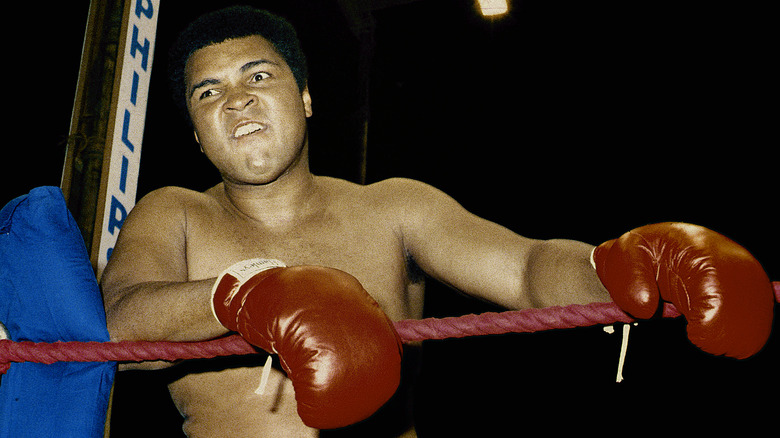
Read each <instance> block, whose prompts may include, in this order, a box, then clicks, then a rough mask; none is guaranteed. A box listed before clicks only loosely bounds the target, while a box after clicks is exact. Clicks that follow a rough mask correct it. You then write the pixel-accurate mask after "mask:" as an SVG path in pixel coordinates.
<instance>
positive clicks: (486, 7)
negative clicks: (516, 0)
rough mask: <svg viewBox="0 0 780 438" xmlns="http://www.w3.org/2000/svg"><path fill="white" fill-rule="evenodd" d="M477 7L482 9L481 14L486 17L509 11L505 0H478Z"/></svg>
mask: <svg viewBox="0 0 780 438" xmlns="http://www.w3.org/2000/svg"><path fill="white" fill-rule="evenodd" d="M479 7H480V9H482V15H484V16H486V17H489V16H494V15H501V14H506V13H507V11H509V5H508V4H507V0H479Z"/></svg>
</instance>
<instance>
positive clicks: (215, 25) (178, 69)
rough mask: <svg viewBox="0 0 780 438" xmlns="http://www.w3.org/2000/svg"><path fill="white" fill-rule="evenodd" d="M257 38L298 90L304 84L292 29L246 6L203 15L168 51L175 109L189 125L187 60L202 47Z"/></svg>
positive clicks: (303, 67)
mask: <svg viewBox="0 0 780 438" xmlns="http://www.w3.org/2000/svg"><path fill="white" fill-rule="evenodd" d="M251 35H259V36H261V37H263V38H265V39H266V40H268V41H269V42H270V43H271V44H272V45H273V47H274V49H275V50H276V52H278V53H279V55H281V57H282V58H283V59H284V61H285V62H286V63H287V65H288V66H289V67H290V70H292V72H293V75H294V76H295V81H296V83H297V84H298V90H299V91H300V92H303V90H304V89H305V88H306V82H307V75H308V71H307V66H306V57H305V56H304V54H303V50H302V49H301V46H300V41H299V40H298V36H297V34H296V32H295V29H294V28H293V26H292V25H291V24H290V23H289V22H287V21H286V20H285V19H283V18H281V17H278V16H276V15H273V14H271V13H269V12H267V11H262V10H258V9H254V8H251V7H248V6H233V7H229V8H225V9H221V10H218V11H215V12H211V13H209V14H206V15H203V16H201V17H200V18H198V19H197V20H195V21H194V22H192V23H191V24H190V25H189V26H188V27H187V28H186V29H185V30H184V31H182V33H181V34H180V35H179V38H178V39H177V41H176V42H175V43H174V45H173V46H172V47H171V50H170V52H169V65H168V76H169V80H170V83H171V90H172V93H173V98H174V101H175V102H176V105H177V106H178V107H179V108H180V109H181V110H182V112H183V114H184V115H185V116H186V118H187V121H188V122H190V123H191V120H190V117H189V114H188V111H187V103H186V102H187V90H186V83H185V79H186V78H185V71H186V66H187V60H188V59H189V58H190V56H191V55H192V54H193V53H194V52H195V51H197V50H198V49H202V48H204V47H207V46H210V45H213V44H217V43H221V42H223V41H226V40H230V39H236V38H242V37H246V36H251Z"/></svg>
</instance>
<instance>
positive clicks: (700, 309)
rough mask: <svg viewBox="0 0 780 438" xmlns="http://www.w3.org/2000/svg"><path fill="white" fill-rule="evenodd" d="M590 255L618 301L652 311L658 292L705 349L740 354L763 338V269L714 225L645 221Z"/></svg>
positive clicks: (767, 323)
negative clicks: (644, 223)
mask: <svg viewBox="0 0 780 438" xmlns="http://www.w3.org/2000/svg"><path fill="white" fill-rule="evenodd" d="M593 261H594V263H595V265H596V271H597V273H598V276H599V278H600V279H601V282H602V283H603V284H604V286H605V287H606V288H607V290H608V291H609V294H610V295H611V297H612V300H613V301H614V302H615V303H616V304H617V305H618V306H619V307H620V308H621V309H623V310H624V311H626V312H628V313H629V314H631V315H633V316H634V317H636V318H650V317H651V316H653V315H654V314H655V313H656V311H657V310H658V307H659V299H662V300H664V301H668V302H671V303H672V304H674V305H675V307H677V310H679V311H680V312H681V313H682V314H683V315H684V316H685V318H686V320H687V321H688V338H689V339H690V340H691V342H693V343H694V344H695V345H696V346H698V347H699V348H701V349H702V350H704V351H706V352H708V353H711V354H714V355H726V356H731V357H735V358H739V359H743V358H746V357H749V356H752V355H753V354H755V353H757V352H758V351H759V350H760V349H761V348H762V347H763V346H764V344H765V343H766V341H767V339H768V338H769V333H770V331H771V330H772V313H773V311H774V292H773V289H772V284H771V283H770V281H769V277H768V276H767V275H766V273H765V272H764V270H763V268H762V267H761V264H759V262H758V261H757V260H756V259H755V258H754V257H753V256H752V255H751V254H750V253H749V252H748V251H747V250H746V249H744V248H743V247H741V246H740V245H738V244H737V243H735V242H734V241H732V240H730V239H728V238H727V237H725V236H723V235H721V234H718V233H716V232H714V231H712V230H709V229H707V228H703V227H700V226H697V225H690V224H683V223H662V224H654V225H647V226H644V227H640V228H636V229H634V230H631V231H629V232H628V233H626V234H624V235H623V236H621V237H620V238H618V239H616V240H610V241H608V242H605V243H603V244H601V245H600V246H598V247H597V248H596V249H595V250H594V252H593Z"/></svg>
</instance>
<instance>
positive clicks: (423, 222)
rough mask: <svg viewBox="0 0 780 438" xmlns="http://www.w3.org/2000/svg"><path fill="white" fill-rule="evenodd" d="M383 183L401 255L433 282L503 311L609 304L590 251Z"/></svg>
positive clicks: (412, 187)
mask: <svg viewBox="0 0 780 438" xmlns="http://www.w3.org/2000/svg"><path fill="white" fill-rule="evenodd" d="M388 184H390V185H392V186H394V187H393V188H392V191H391V193H393V198H394V199H395V200H396V202H395V204H396V212H397V214H399V215H400V216H399V218H400V219H399V222H400V223H401V234H402V236H403V240H404V245H405V247H406V250H407V252H408V253H409V255H411V256H412V258H413V259H414V261H415V262H416V263H417V264H418V265H419V266H420V268H421V269H422V270H423V271H425V272H426V273H427V274H429V275H431V276H432V277H433V278H435V279H437V280H439V281H441V282H443V283H445V284H448V285H450V286H451V287H453V288H455V289H457V290H459V291H461V292H464V293H466V294H469V295H471V296H474V297H477V298H481V299H484V300H487V301H490V302H493V303H495V304H498V305H500V306H503V307H505V308H507V309H522V308H529V307H537V308H541V307H549V306H565V305H569V304H588V303H592V302H609V301H611V299H610V297H609V294H608V293H607V291H606V289H605V288H604V286H603V285H602V283H601V281H599V278H598V275H597V274H596V271H595V269H594V268H593V266H592V265H591V262H590V254H591V252H592V251H593V246H591V245H588V244H586V243H582V242H577V241H574V240H564V239H553V240H537V239H529V238H526V237H523V236H520V235H518V234H517V233H515V232H513V231H511V230H509V229H507V228H505V227H503V226H500V225H498V224H495V223H493V222H491V221H488V220H485V219H483V218H480V217H478V216H476V215H474V214H472V213H470V212H468V211H467V210H466V209H465V208H463V207H462V206H461V205H460V204H458V202H456V201H455V200H454V199H452V198H451V197H450V196H448V195H446V194H445V193H443V192H441V191H439V190H437V189H435V188H433V187H431V186H428V185H426V184H423V183H420V182H416V181H409V180H395V181H392V182H388Z"/></svg>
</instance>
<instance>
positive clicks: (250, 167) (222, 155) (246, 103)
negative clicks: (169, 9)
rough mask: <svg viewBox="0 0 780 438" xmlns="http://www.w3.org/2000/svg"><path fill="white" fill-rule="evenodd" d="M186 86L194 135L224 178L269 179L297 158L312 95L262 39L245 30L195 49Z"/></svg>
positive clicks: (241, 180)
mask: <svg viewBox="0 0 780 438" xmlns="http://www.w3.org/2000/svg"><path fill="white" fill-rule="evenodd" d="M185 84H186V87H187V88H186V93H187V108H188V110H189V113H190V117H191V118H192V122H193V125H194V126H195V135H196V138H197V140H198V142H199V143H200V145H201V149H202V150H203V152H204V153H205V154H206V156H207V157H208V158H209V160H211V162H212V163H214V165H215V166H216V167H217V168H218V169H219V171H220V172H221V173H222V176H223V178H224V179H225V180H226V181H231V182H235V183H242V184H266V183H269V182H272V181H274V180H276V179H277V178H278V177H279V176H280V175H282V174H284V173H285V172H286V171H287V170H288V169H289V168H290V167H291V166H293V165H295V164H296V163H298V162H300V158H301V154H303V153H304V152H303V151H304V146H305V143H306V118H307V117H309V116H311V114H312V110H311V96H309V91H308V89H304V90H303V92H302V93H301V92H300V91H299V90H298V85H297V84H296V82H295V77H294V76H293V74H292V71H291V70H290V68H289V66H288V65H287V63H286V62H285V61H284V59H283V58H282V57H281V56H280V55H279V54H278V53H277V52H276V50H275V49H274V47H273V45H272V44H271V43H269V42H268V41H267V40H266V39H264V38H262V37H260V36H249V37H244V38H238V39H232V40H227V41H225V42H222V43H219V44H214V45H211V46H207V47H204V48H202V49H199V50H197V51H195V52H194V53H193V54H192V55H191V56H190V58H189V60H188V61H187V65H186V69H185ZM303 158H304V159H306V157H303Z"/></svg>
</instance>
